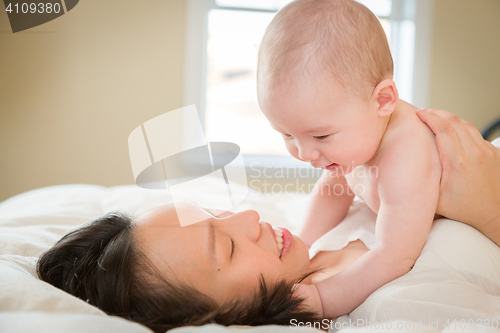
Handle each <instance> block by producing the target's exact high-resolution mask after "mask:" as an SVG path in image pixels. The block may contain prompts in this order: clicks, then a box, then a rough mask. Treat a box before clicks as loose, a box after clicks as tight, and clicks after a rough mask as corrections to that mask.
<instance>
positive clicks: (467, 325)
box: [290, 318, 500, 332]
mask: <svg viewBox="0 0 500 333" xmlns="http://www.w3.org/2000/svg"><path fill="white" fill-rule="evenodd" d="M499 326H500V324H499V320H498V319H487V318H485V319H470V318H469V319H465V318H462V319H457V318H454V319H446V320H443V319H441V320H440V319H429V320H427V321H423V322H422V321H383V320H382V321H370V320H365V319H356V320H352V319H350V318H349V319H347V320H329V319H323V320H321V321H317V322H301V321H298V320H297V319H292V320H290V327H291V328H315V329H323V330H334V331H338V330H341V329H361V328H364V329H377V330H397V331H404V330H412V331H413V330H422V329H432V330H439V331H441V330H443V329H450V330H460V331H461V332H462V331H466V330H471V331H473V332H476V331H477V330H485V331H490V330H497V329H498V328H499Z"/></svg>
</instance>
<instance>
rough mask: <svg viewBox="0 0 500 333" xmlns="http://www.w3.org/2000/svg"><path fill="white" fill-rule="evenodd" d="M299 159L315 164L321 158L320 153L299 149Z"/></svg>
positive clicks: (308, 149)
mask: <svg viewBox="0 0 500 333" xmlns="http://www.w3.org/2000/svg"><path fill="white" fill-rule="evenodd" d="M299 157H300V159H301V160H303V161H305V162H309V163H311V164H313V161H315V160H317V159H318V158H319V152H318V151H317V150H314V149H310V148H305V147H304V148H302V149H301V148H299ZM313 166H314V165H313Z"/></svg>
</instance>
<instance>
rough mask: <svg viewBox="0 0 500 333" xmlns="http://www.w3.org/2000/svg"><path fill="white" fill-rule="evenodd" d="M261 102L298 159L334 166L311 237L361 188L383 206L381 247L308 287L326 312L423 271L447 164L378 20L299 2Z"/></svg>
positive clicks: (333, 0)
mask: <svg viewBox="0 0 500 333" xmlns="http://www.w3.org/2000/svg"><path fill="white" fill-rule="evenodd" d="M257 77H258V78H257V79H258V88H257V91H258V99H259V105H260V107H261V109H262V112H263V113H264V115H265V116H266V117H267V119H268V120H269V122H270V123H271V126H272V127H273V128H274V129H276V130H277V131H278V132H280V133H281V134H282V136H283V139H284V141H285V144H286V147H287V149H288V151H289V152H290V154H292V156H294V157H295V158H297V159H299V160H301V161H306V162H309V163H311V165H312V166H314V167H316V168H322V169H323V170H324V171H323V174H322V176H321V177H320V179H319V180H318V182H317V184H316V186H315V190H314V191H313V194H312V197H311V205H310V207H309V211H308V214H307V216H306V221H305V223H304V225H303V226H302V228H301V231H300V232H299V235H300V236H301V237H302V238H303V239H304V241H305V242H306V244H308V246H310V245H311V244H312V243H313V242H314V241H315V240H316V239H318V238H319V237H320V236H321V235H322V234H324V233H325V232H327V231H328V230H330V229H332V228H333V227H335V226H336V225H337V224H338V223H340V221H342V219H343V218H344V217H345V215H346V214H347V211H348V209H349V206H350V205H351V203H352V200H353V197H354V195H358V196H359V197H361V198H362V199H363V200H364V201H365V202H366V203H367V205H368V206H369V207H370V208H371V209H372V210H373V211H374V212H375V213H377V222H376V230H375V233H376V240H377V247H376V248H374V249H372V250H370V251H368V252H367V253H366V254H364V255H363V256H361V257H360V258H359V259H358V260H357V261H356V262H354V263H353V264H352V265H351V266H349V267H348V268H346V269H345V270H343V271H341V272H340V273H338V274H336V275H334V276H331V277H329V278H327V279H325V280H322V281H320V282H318V283H317V284H315V285H302V284H301V285H299V286H298V287H299V289H300V294H301V295H304V296H305V297H306V301H307V304H308V305H309V306H311V307H313V308H314V309H315V310H316V311H317V312H318V313H319V314H320V315H322V317H323V318H331V317H337V316H340V315H343V314H346V313H348V312H350V311H352V310H353V309H355V308H356V307H357V306H358V305H360V304H361V303H362V302H363V301H364V300H365V299H366V298H367V297H368V296H369V295H370V294H371V293H372V292H374V291H375V290H376V289H378V288H379V287H381V286H382V285H384V284H386V283H388V282H390V281H392V280H394V279H396V278H398V277H400V276H402V275H404V274H405V273H407V272H408V271H410V270H411V268H412V267H413V265H414V263H415V261H416V259H417V258H418V256H419V254H420V252H421V250H422V248H423V246H424V243H425V241H426V238H427V235H428V233H429V230H430V227H431V224H432V221H433V218H434V213H435V212H436V207H437V203H438V197H439V183H440V177H441V163H440V160H439V155H438V150H437V147H436V142H435V138H434V135H433V133H432V132H431V130H430V129H429V128H428V127H427V126H426V125H425V124H424V123H422V122H421V121H420V119H419V118H418V116H417V115H416V112H415V111H416V110H417V108H416V107H414V106H413V105H410V104H408V103H406V102H404V101H402V100H400V99H399V97H398V91H397V88H396V85H395V83H394V81H393V80H392V78H393V62H392V57H391V53H390V50H389V45H388V42H387V38H386V35H385V33H384V30H383V28H382V26H381V24H380V22H379V21H378V19H377V17H376V16H375V15H374V14H373V13H372V12H371V11H370V10H368V9H367V8H366V7H365V6H363V5H361V4H359V3H357V2H355V1H353V0H298V1H294V2H292V3H291V4H289V5H288V6H286V7H285V8H283V9H282V10H281V11H280V12H279V13H278V14H277V15H276V17H275V18H274V19H273V21H272V22H271V24H270V25H269V27H268V28H267V30H266V33H265V35H264V38H263V40H262V43H261V47H260V50H259V63H258V74H257Z"/></svg>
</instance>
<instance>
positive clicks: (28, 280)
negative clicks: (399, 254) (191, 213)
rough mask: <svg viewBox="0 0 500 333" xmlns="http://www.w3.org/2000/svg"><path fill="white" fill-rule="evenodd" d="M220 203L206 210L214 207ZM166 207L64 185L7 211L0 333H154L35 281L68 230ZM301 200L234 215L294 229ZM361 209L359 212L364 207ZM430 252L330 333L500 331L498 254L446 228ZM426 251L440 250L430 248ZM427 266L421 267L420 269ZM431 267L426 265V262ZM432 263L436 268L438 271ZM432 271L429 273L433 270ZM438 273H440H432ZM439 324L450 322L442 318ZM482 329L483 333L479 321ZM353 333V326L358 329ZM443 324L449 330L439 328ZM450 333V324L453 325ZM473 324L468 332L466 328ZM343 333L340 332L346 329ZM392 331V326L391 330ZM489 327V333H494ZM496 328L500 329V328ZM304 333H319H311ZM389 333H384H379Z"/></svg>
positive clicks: (191, 195) (140, 194) (285, 199)
mask: <svg viewBox="0 0 500 333" xmlns="http://www.w3.org/2000/svg"><path fill="white" fill-rule="evenodd" d="M214 181H216V180H215V179H211V178H208V177H205V180H204V181H203V182H202V186H204V187H206V189H207V190H208V189H211V188H213V185H214V183H213V182H214ZM202 192H203V191H200V189H199V188H198V191H193V190H192V189H191V190H190V189H189V188H186V192H185V193H183V196H184V197H185V198H186V199H189V200H193V201H195V202H196V201H197V200H198V199H201V197H200V196H201V195H202V194H200V193H202ZM221 195H223V194H221V193H217V192H212V195H211V196H210V197H209V198H206V197H204V198H203V199H204V200H205V201H206V200H208V201H209V202H210V203H211V206H212V207H217V202H218V200H219V199H220V196H221ZM167 201H168V195H167V192H166V191H164V190H147V189H143V188H139V187H138V186H135V185H127V186H116V187H109V188H107V187H102V186H96V185H61V186H53V187H47V188H41V189H37V190H33V191H29V192H26V193H23V194H20V195H17V196H15V197H12V198H10V199H8V200H6V201H4V202H2V203H0V311H1V312H0V332H56V333H58V332H69V331H71V332H101V331H103V332H104V331H107V332H122V333H132V332H133V333H142V332H143V333H146V332H152V331H150V330H149V329H148V328H146V327H144V326H142V325H139V324H136V323H132V322H130V321H127V320H125V319H122V318H119V317H114V316H108V315H106V314H104V313H103V312H102V311H100V310H99V309H97V308H95V307H93V306H91V305H89V304H87V303H86V302H84V301H82V300H80V299H77V298H75V297H73V296H71V295H69V294H67V293H65V292H63V291H61V290H58V289H57V288H55V287H53V286H51V285H49V284H47V283H45V282H42V281H40V280H38V279H37V278H36V277H35V276H36V274H35V272H34V265H35V262H36V259H37V257H38V256H39V255H40V254H41V253H42V252H44V251H45V250H47V249H48V248H49V247H50V246H52V245H53V244H54V243H55V242H56V241H57V240H58V239H59V238H60V237H62V236H63V235H65V234H66V233H68V232H69V231H70V230H72V229H74V228H76V227H78V226H80V225H82V224H84V223H86V222H89V221H90V220H92V219H94V218H97V217H99V216H101V215H103V214H105V213H107V212H110V211H114V210H123V211H126V212H129V213H132V214H133V213H136V212H140V211H142V210H145V209H148V208H151V207H154V206H157V205H161V204H164V203H166V202H167ZM306 203H307V196H306V195H303V194H294V195H292V194H279V195H278V194H269V195H266V194H259V193H257V192H256V191H250V193H249V195H248V197H247V198H246V200H245V201H244V202H243V203H241V204H240V205H239V206H238V207H237V210H244V209H255V210H257V211H258V212H259V214H260V216H261V219H262V220H265V221H268V222H270V223H271V224H273V225H284V226H286V227H288V228H289V229H290V230H292V231H293V230H295V229H297V226H298V224H299V223H300V221H302V218H303V216H304V213H305V208H306ZM358 204H359V203H358ZM429 239H430V240H432V239H446V240H447V241H445V242H441V241H430V242H429V241H428V244H426V248H424V251H423V253H422V256H421V258H419V261H420V262H422V264H419V265H416V266H415V268H414V270H413V271H412V274H408V275H407V276H404V277H402V278H400V279H397V280H395V281H393V282H391V283H389V284H387V285H386V286H384V287H382V288H380V289H379V290H377V291H376V292H375V293H374V294H372V295H371V296H370V297H369V298H368V299H367V300H366V301H365V302H364V303H363V304H362V305H361V306H359V307H358V308H357V309H355V310H354V311H353V312H352V313H351V314H350V315H349V316H343V317H340V318H339V319H338V320H337V321H336V322H335V324H333V323H330V324H329V326H330V330H331V331H338V330H339V329H340V331H341V332H342V333H347V332H352V331H355V332H361V331H363V332H372V331H373V332H380V331H381V330H380V327H378V329H377V327H374V326H372V327H370V326H368V327H367V328H363V327H362V326H363V325H361V324H362V323H363V322H360V320H363V321H364V323H368V322H372V323H380V322H382V321H383V322H384V323H385V325H387V324H388V323H390V324H391V327H392V329H391V331H397V328H398V327H399V326H397V325H400V326H401V325H404V324H407V326H406V327H401V328H402V330H401V331H404V332H419V333H421V332H440V331H442V332H462V331H467V332H473V331H476V330H477V331H480V332H486V331H488V329H486V328H487V327H485V324H484V319H486V318H488V319H489V320H491V321H492V324H491V326H492V327H493V326H494V322H493V320H496V322H497V324H498V322H499V321H500V248H498V247H497V246H496V245H495V244H494V243H492V242H491V241H490V240H489V239H487V238H486V237H484V236H483V235H482V234H480V233H479V232H477V231H476V230H475V229H473V228H471V227H469V226H467V225H464V224H462V223H458V222H454V221H450V220H446V219H442V220H439V221H437V222H436V223H435V224H434V226H433V231H432V233H431V235H430V236H429ZM429 244H434V245H432V246H430V245H429ZM422 258H423V259H422ZM424 259H425V260H424ZM430 263H432V265H434V266H432V265H431V264H430ZM429 265H431V266H429ZM436 265H439V266H440V268H439V269H438V270H436V271H435V278H433V277H432V276H433V275H432V274H431V275H429V274H430V272H431V273H432V271H433V270H434V269H435V267H436ZM436 313H438V314H440V315H444V316H451V317H453V318H455V319H459V320H458V321H456V322H455V325H454V326H453V325H448V327H443V325H441V326H439V327H437V328H436V327H432V324H433V322H432V323H431V322H428V323H427V322H423V325H421V326H416V327H415V326H413V327H411V328H410V326H408V325H410V324H408V323H413V322H418V321H420V322H422V320H421V319H422V318H434V317H435V316H434V314H436ZM462 317H464V318H463V319H465V320H466V321H467V320H469V319H474V320H475V323H476V326H475V329H469V328H467V327H465V330H461V328H464V325H463V322H462V323H461V322H460V319H461V318H462ZM453 318H450V319H453ZM438 319H439V320H442V319H444V318H441V317H439V318H438ZM478 320H482V322H481V323H482V324H481V328H479V321H478ZM353 323H354V324H353ZM441 323H442V322H441ZM450 324H453V322H451V323H450ZM469 324H470V322H469ZM342 327H343V328H342ZM386 327H387V326H386ZM492 327H490V330H491V331H495V330H494V329H493V328H492ZM496 327H499V326H498V325H497V326H496ZM304 330H305V331H311V332H318V331H317V330H314V329H304ZM240 331H245V332H258V333H265V332H292V331H297V328H296V327H283V326H276V325H269V326H260V327H223V326H220V325H216V324H210V325H205V326H202V327H183V328H178V329H175V330H172V331H171V332H175V333H186V332H193V333H202V332H240ZM382 331H383V330H382Z"/></svg>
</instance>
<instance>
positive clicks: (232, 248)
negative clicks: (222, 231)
mask: <svg viewBox="0 0 500 333" xmlns="http://www.w3.org/2000/svg"><path fill="white" fill-rule="evenodd" d="M233 253H234V241H233V240H232V239H231V255H230V256H229V257H230V258H232V257H233Z"/></svg>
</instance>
